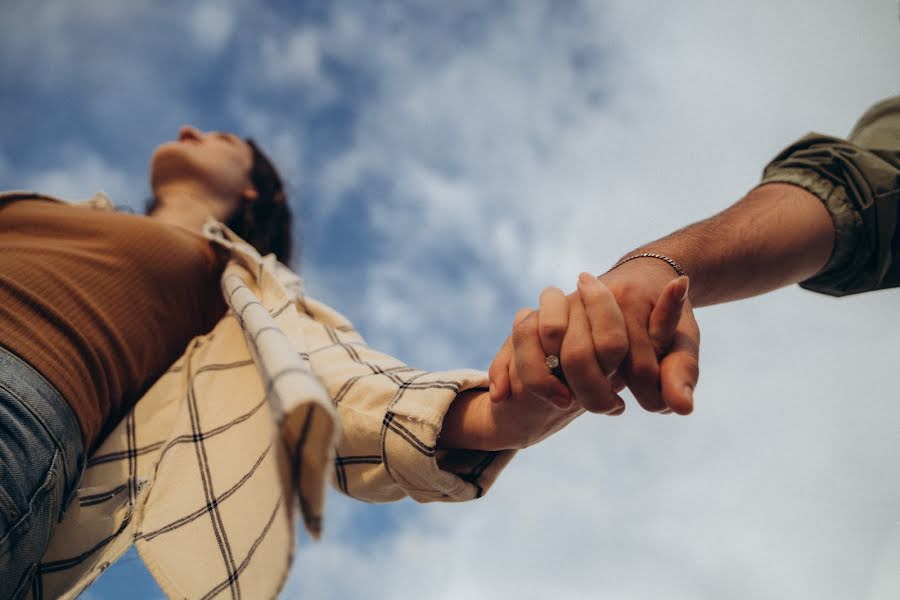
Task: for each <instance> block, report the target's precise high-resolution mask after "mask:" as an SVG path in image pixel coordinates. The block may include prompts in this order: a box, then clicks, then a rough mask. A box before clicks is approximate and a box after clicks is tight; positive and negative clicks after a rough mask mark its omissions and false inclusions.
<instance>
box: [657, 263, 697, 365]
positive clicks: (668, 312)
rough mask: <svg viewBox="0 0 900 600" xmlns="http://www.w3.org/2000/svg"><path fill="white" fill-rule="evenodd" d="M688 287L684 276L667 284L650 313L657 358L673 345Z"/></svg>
mask: <svg viewBox="0 0 900 600" xmlns="http://www.w3.org/2000/svg"><path fill="white" fill-rule="evenodd" d="M688 286H689V281H688V278H687V277H686V276H684V275H682V276H681V277H679V278H677V279H673V280H672V281H670V282H669V283H667V284H666V286H665V287H664V288H663V290H662V292H661V293H660V295H659V299H658V300H657V301H656V305H655V306H654V307H653V311H652V312H651V313H650V323H649V327H648V332H649V335H650V341H651V342H652V343H653V348H654V350H656V355H657V356H662V355H663V354H665V353H666V351H667V350H668V349H669V347H670V346H671V345H672V342H673V340H674V337H675V329H676V327H678V321H679V320H680V319H681V313H682V310H683V309H684V303H685V301H686V300H687V293H688Z"/></svg>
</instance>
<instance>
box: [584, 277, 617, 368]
mask: <svg viewBox="0 0 900 600" xmlns="http://www.w3.org/2000/svg"><path fill="white" fill-rule="evenodd" d="M578 295H579V296H580V297H581V303H582V304H583V305H584V311H585V314H586V315H587V319H588V321H589V322H590V328H591V339H592V341H593V344H594V353H595V354H596V356H597V362H598V364H599V365H600V368H601V369H602V370H603V373H604V374H606V375H607V377H609V376H612V375H613V374H615V372H616V371H617V370H618V369H619V366H620V365H621V364H622V360H623V359H624V358H625V357H626V356H627V355H628V331H627V330H626V328H625V317H623V316H622V311H621V310H620V309H619V303H618V302H616V297H615V296H613V293H612V292H611V291H610V290H609V288H607V287H606V286H605V285H603V283H602V282H600V280H599V279H597V278H596V277H594V276H593V275H591V274H590V273H582V274H581V275H580V276H579V277H578Z"/></svg>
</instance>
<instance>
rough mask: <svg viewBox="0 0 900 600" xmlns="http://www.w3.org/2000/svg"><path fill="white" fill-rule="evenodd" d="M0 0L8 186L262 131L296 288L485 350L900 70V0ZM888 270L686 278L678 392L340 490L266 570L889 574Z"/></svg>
mask: <svg viewBox="0 0 900 600" xmlns="http://www.w3.org/2000/svg"><path fill="white" fill-rule="evenodd" d="M0 7H2V10H3V14H4V17H3V19H2V21H0V188H7V189H10V188H12V189H23V188H24V189H34V190H38V191H42V192H46V193H52V194H57V195H61V196H63V197H67V198H73V199H76V198H84V197H87V196H90V195H91V194H93V193H94V192H95V191H97V190H103V191H105V192H106V193H107V194H109V195H110V196H111V197H112V198H113V199H114V201H115V202H116V203H118V204H119V205H121V206H122V207H123V208H125V209H131V210H137V211H139V210H141V207H142V206H143V205H144V202H145V199H146V198H147V196H148V195H149V191H148V186H147V164H148V159H149V156H150V154H151V152H152V150H153V148H154V147H155V146H156V145H157V144H159V143H161V142H163V141H166V140H168V139H171V138H173V137H174V136H175V135H176V133H177V129H178V127H179V126H180V125H182V124H185V123H192V124H194V125H196V126H198V127H201V128H207V129H220V130H232V131H236V132H238V133H241V134H243V135H249V136H252V137H254V138H255V139H256V140H257V141H258V142H259V143H260V145H261V146H262V147H263V148H265V149H266V150H267V151H268V152H269V154H271V155H272V157H273V158H274V159H275V161H276V163H277V164H278V165H279V166H280V167H281V169H282V171H283V173H284V175H285V176H286V178H287V180H288V182H289V187H290V191H291V198H292V200H291V202H292V206H293V208H294V209H295V211H296V214H297V215H298V216H299V220H300V221H301V222H302V227H301V228H300V229H301V231H298V233H297V236H298V243H299V244H301V246H302V254H301V256H300V257H299V260H298V261H297V264H298V266H299V268H300V272H301V274H302V275H303V277H304V278H305V281H306V289H307V292H308V293H309V294H310V295H312V296H314V297H316V298H318V299H321V300H324V301H325V302H327V303H329V304H331V305H332V306H334V307H335V308H337V309H338V310H340V311H341V312H343V313H344V314H346V315H347V316H348V317H349V318H350V319H351V320H352V321H353V322H354V323H355V325H356V326H357V328H358V329H359V330H360V331H361V333H362V334H363V335H364V336H365V337H366V339H367V341H368V342H369V343H370V344H371V345H373V346H375V347H378V348H380V349H383V350H385V351H388V352H392V353H394V354H396V355H397V356H399V357H400V358H402V359H403V360H405V361H407V362H408V363H410V364H412V365H414V366H416V367H422V368H429V369H447V368H456V367H475V368H487V366H488V364H489V363H490V360H491V358H492V357H493V355H494V353H495V352H496V350H497V349H498V348H499V346H500V344H501V343H502V342H503V340H504V338H505V337H506V335H507V334H508V332H509V329H510V326H511V321H512V317H513V314H514V313H515V311H516V310H517V309H518V308H520V307H522V306H534V305H535V304H536V301H537V298H538V295H539V293H540V291H541V289H542V288H543V287H545V286H547V285H556V286H559V287H561V288H562V289H563V290H565V291H571V290H572V289H573V288H574V286H575V282H576V279H577V276H578V273H579V272H581V271H584V270H587V271H591V272H596V273H601V272H603V271H605V270H606V269H607V268H608V267H609V266H610V265H611V264H612V263H613V262H614V261H615V259H617V258H618V257H619V256H621V255H622V254H624V253H625V252H626V251H628V250H629V249H631V248H633V247H635V246H637V245H638V244H641V243H643V242H646V241H649V240H650V239H653V238H656V237H659V236H661V235H663V234H665V233H668V232H669V231H671V230H673V229H676V228H678V227H681V226H683V225H686V224H688V223H690V222H692V221H696V220H698V219H701V218H704V217H706V216H709V215H711V214H713V213H715V212H717V211H719V210H721V209H723V208H725V207H726V206H728V205H729V204H730V203H732V202H734V201H736V200H737V199H739V198H740V197H741V196H742V195H743V194H744V193H746V192H747V191H748V190H749V189H750V188H752V187H753V186H754V185H755V183H756V182H758V180H759V176H760V173H761V170H762V168H763V167H764V166H765V164H766V163H767V161H768V160H769V159H771V158H772V157H773V156H774V155H775V154H776V153H777V152H778V151H779V150H780V149H781V148H783V147H784V146H786V145H787V144H789V143H790V142H792V141H793V140H794V139H796V138H797V137H799V136H801V135H803V134H805V133H806V132H808V131H812V130H815V131H820V132H823V133H828V134H832V135H846V133H847V132H848V131H849V130H850V128H851V127H852V125H853V123H854V121H855V120H856V118H858V117H859V116H860V115H861V114H862V112H863V111H864V110H865V109H866V108H867V107H868V106H869V105H870V104H871V103H873V102H875V101H877V100H879V99H882V98H884V97H886V96H889V95H892V94H896V93H898V89H900V69H898V67H897V65H898V64H900V20H898V12H900V8H898V3H897V0H777V1H776V0H758V1H756V2H739V3H738V2H713V1H712V0H684V1H682V2H664V1H662V0H656V1H648V2H640V3H637V2H627V1H626V0H606V1H600V0H597V1H584V2H576V1H551V0H548V1H546V2H541V1H539V0H530V1H528V2H512V1H507V2H493V3H482V2H474V1H473V2H469V1H457V2H424V1H398V2H380V3H362V2H350V1H347V2H342V1H335V2H303V3H296V2H286V1H274V0H272V1H256V2H250V1H246V2H245V1H241V0H225V1H216V2H213V1H209V2H198V3H193V4H190V3H175V2H150V1H144V0H134V1H130V2H115V1H113V0H74V1H73V0H64V1H63V0H43V1H41V2H29V1H25V0H0ZM898 299H900V298H898V292H897V291H895V290H887V291H881V292H876V293H871V294H865V295H862V296H857V297H852V298H844V299H834V298H828V297H823V296H818V295H815V294H812V293H810V292H806V291H803V290H800V289H799V288H797V287H792V288H788V289H784V290H781V291H778V292H775V293H772V294H769V295H767V296H764V297H760V298H756V299H751V300H747V301H743V302H740V303H735V304H729V305H722V306H716V307H711V308H704V309H700V310H699V311H698V312H697V317H698V321H699V324H700V327H701V330H702V332H703V344H702V349H701V378H700V384H699V386H698V388H697V390H696V394H695V399H696V410H695V413H694V414H693V415H691V416H690V417H688V418H680V417H675V416H660V415H653V414H647V413H644V412H643V411H641V410H640V409H639V407H637V406H636V404H635V403H634V402H633V400H632V399H631V398H630V396H626V399H627V401H628V403H629V406H628V410H627V411H626V413H625V414H624V415H623V416H621V417H617V418H615V419H613V418H609V417H600V416H594V415H587V416H585V417H583V418H581V419H579V420H578V421H576V422H575V423H573V424H572V425H571V426H570V427H569V428H567V429H566V430H564V431H562V432H561V433H559V434H558V435H556V436H555V437H553V438H550V439H549V440H547V441H546V442H544V443H542V444H541V445H539V446H537V447H534V448H531V449H528V450H525V451H523V452H521V453H520V454H519V455H518V456H517V457H516V459H515V460H514V461H513V462H512V463H511V464H510V465H509V467H507V469H506V471H505V472H504V473H503V474H502V476H501V477H500V478H499V480H498V481H497V483H496V484H495V486H494V487H493V488H492V489H491V490H490V491H489V492H488V494H487V495H486V497H484V498H482V499H480V500H478V501H474V502H469V503H464V504H458V505H447V504H443V505H439V504H432V505H417V504H415V503H413V502H411V501H404V502H399V503H395V504H390V505H366V504H362V503H358V502H356V501H353V500H351V499H347V498H344V497H342V496H340V495H339V494H337V493H333V494H331V495H330V497H329V500H328V506H327V514H326V521H325V535H324V539H323V540H322V541H321V542H312V541H311V540H309V539H308V538H307V537H303V536H301V538H300V540H299V547H298V549H297V552H296V561H295V565H294V568H293V570H292V572H291V575H290V577H289V578H288V581H287V584H286V587H285V589H284V591H283V594H282V597H283V598H313V599H344V598H391V599H405V598H420V597H422V596H423V595H426V594H427V595H428V596H429V597H430V598H434V599H436V600H439V599H444V598H447V599H450V598H454V599H456V598H467V599H476V600H477V599H482V598H483V599H506V598H510V599H511V598H516V599H522V600H528V599H541V598H548V597H551V596H552V597H555V598H565V599H570V598H571V599H581V598H585V599H587V598H592V599H595V598H611V599H617V600H643V599H656V598H667V599H671V600H679V599H691V600H694V599H701V600H702V599H721V598H729V599H734V600H743V599H747V600H750V599H754V600H755V599H758V598H767V599H773V600H780V599H791V600H798V599H800V600H803V599H807V598H809V599H815V600H832V599H834V600H837V599H845V598H855V599H867V600H886V599H888V598H896V597H900V569H898V565H900V468H898V462H897V458H896V455H897V452H898V450H900V404H898V403H897V399H898V392H897V390H896V385H895V384H894V383H892V381H893V376H892V375H891V374H890V373H891V369H894V368H897V365H898V363H897V356H898V354H897V349H898V347H900V328H896V327H891V323H893V322H894V320H895V319H896V306H897V302H898ZM373 580H377V581H378V582H379V584H378V585H377V586H373V585H372V584H371V582H372V581H373ZM126 592H127V594H128V597H131V598H158V597H160V596H161V592H160V591H159V589H158V588H157V587H156V586H155V584H154V583H153V581H152V577H151V576H150V575H149V573H148V572H147V571H146V570H145V569H144V568H143V565H142V563H141V561H140V558H139V557H138V556H137V554H136V553H134V552H133V551H132V552H129V553H128V554H126V555H125V557H124V558H123V559H122V560H121V561H120V562H119V563H118V564H117V565H115V566H113V567H111V568H110V569H109V570H107V572H106V573H105V574H104V575H103V577H102V578H101V579H100V580H99V581H98V582H97V583H96V584H95V585H94V586H93V587H92V588H90V589H89V590H88V591H87V592H86V593H85V595H84V597H85V598H88V599H90V600H97V599H106V598H119V597H122V595H123V594H125V593H126Z"/></svg>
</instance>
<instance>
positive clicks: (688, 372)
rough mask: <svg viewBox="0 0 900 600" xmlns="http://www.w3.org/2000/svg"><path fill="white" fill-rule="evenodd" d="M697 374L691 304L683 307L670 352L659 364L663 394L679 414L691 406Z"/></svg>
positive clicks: (697, 331) (696, 339)
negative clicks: (681, 318)
mask: <svg viewBox="0 0 900 600" xmlns="http://www.w3.org/2000/svg"><path fill="white" fill-rule="evenodd" d="M699 377H700V328H699V327H698V326H697V322H696V321H695V320H694V316H693V312H692V311H691V310H690V307H688V309H687V310H686V311H685V316H684V318H683V320H682V323H681V325H680V326H679V330H678V331H677V332H676V333H675V339H674V341H673V343H672V347H671V349H670V350H669V353H668V354H667V355H666V356H665V357H664V358H663V360H662V363H661V364H660V381H661V383H662V397H663V400H664V401H665V403H666V405H668V406H669V408H671V409H672V411H673V412H675V413H677V414H679V415H687V414H690V413H691V411H693V410H694V388H696V387H697V380H698V378H699Z"/></svg>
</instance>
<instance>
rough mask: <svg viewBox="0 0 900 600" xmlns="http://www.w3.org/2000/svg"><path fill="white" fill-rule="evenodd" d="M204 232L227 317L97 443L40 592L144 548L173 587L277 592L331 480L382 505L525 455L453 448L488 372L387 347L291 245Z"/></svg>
mask: <svg viewBox="0 0 900 600" xmlns="http://www.w3.org/2000/svg"><path fill="white" fill-rule="evenodd" d="M89 204H90V205H92V206H94V207H98V208H104V207H109V206H111V203H110V202H109V201H108V199H104V198H102V197H99V196H98V197H95V198H94V199H93V200H92V201H90V203H89ZM205 235H206V236H207V237H208V238H209V239H210V240H212V241H213V242H215V243H216V244H218V245H219V246H220V247H222V248H223V249H225V250H226V251H227V252H228V253H229V256H230V260H229V262H228V264H227V266H226V267H225V269H224V271H223V273H222V278H221V284H222V292H223V295H224V297H225V300H226V303H227V305H228V312H227V313H226V314H225V316H224V317H223V318H222V319H221V320H220V321H219V322H218V324H217V325H216V326H215V327H214V328H213V329H212V331H210V332H209V333H208V334H205V335H201V336H199V337H196V338H194V339H193V340H192V341H191V342H190V344H189V345H188V347H187V349H186V350H185V352H184V354H183V355H182V356H181V357H180V358H179V359H178V360H177V361H176V362H175V363H174V364H173V365H172V366H171V367H170V368H169V369H168V370H167V371H166V372H165V373H164V374H163V375H162V376H161V377H160V378H159V379H158V380H157V381H156V383H155V384H154V385H153V386H152V387H151V388H150V389H149V390H148V391H147V393H146V394H145V395H144V396H143V397H142V398H141V400H140V401H138V402H137V404H136V405H135V406H134V407H133V409H132V410H131V411H130V412H129V413H128V414H127V415H126V416H125V418H124V419H123V420H122V421H121V422H120V423H119V424H118V426H117V427H116V428H115V429H113V431H112V432H111V433H110V434H109V435H108V436H107V437H106V439H105V440H104V441H103V442H102V443H101V444H100V446H99V447H98V448H97V449H96V450H95V451H94V452H93V453H92V455H91V456H90V458H89V459H88V462H87V466H86V469H85V472H84V474H83V478H82V480H81V483H80V486H79V489H78V492H77V494H76V495H75V497H74V500H73V502H72V504H71V505H70V507H69V508H68V510H67V511H66V513H65V516H64V517H63V520H62V521H61V522H60V523H59V524H58V525H57V527H56V528H55V529H54V532H53V536H52V538H51V541H50V546H49V548H48V550H47V552H46V554H45V555H44V558H43V560H42V562H41V564H40V565H39V567H38V577H37V581H36V585H35V587H34V590H36V596H37V597H48V598H57V597H61V598H74V597H76V596H77V595H78V594H80V593H81V592H82V591H83V590H84V589H85V588H86V587H87V586H88V585H90V583H91V582H92V581H93V580H94V579H95V578H96V577H97V576H98V575H99V574H100V573H101V572H102V571H103V570H104V569H105V568H106V567H107V566H109V565H110V564H111V563H112V562H113V561H115V560H116V559H117V558H118V557H120V556H121V555H122V554H123V553H124V552H125V551H126V550H127V549H128V548H129V547H130V546H131V545H132V544H134V545H135V546H136V547H137V550H138V552H139V554H140V555H141V557H142V558H143V560H144V562H145V563H146V565H147V568H148V569H149V571H150V572H151V573H152V575H153V576H154V578H155V579H156V581H157V583H158V584H159V585H160V587H161V588H162V590H163V591H164V592H165V593H166V594H167V595H168V596H169V597H172V598H241V597H243V598H273V597H275V596H276V595H277V594H278V592H279V590H280V589H281V586H282V584H283V582H284V579H285V577H286V575H287V573H288V568H289V566H290V562H291V559H292V557H293V554H294V544H295V539H294V538H295V530H296V527H295V522H296V519H297V516H298V515H299V516H300V517H302V520H303V523H304V524H305V526H306V528H307V530H308V531H310V533H311V534H312V535H313V537H318V535H319V534H320V531H321V528H322V519H323V508H324V498H325V485H326V482H327V481H328V480H329V479H330V480H331V482H332V483H333V485H334V486H335V487H337V489H339V490H340V491H342V492H344V493H346V494H349V495H350V496H353V497H355V498H359V499H361V500H364V501H369V502H383V501H388V500H397V499H400V498H403V497H407V496H408V497H411V498H413V499H415V500H418V501H423V502H427V501H462V500H469V499H473V498H477V497H480V496H481V495H482V494H484V493H485V491H486V490H487V489H488V488H489V487H490V486H491V484H492V483H493V482H494V480H495V479H496V478H497V476H498V474H499V473H500V471H501V470H502V469H503V467H504V466H505V465H506V464H507V463H508V462H509V461H510V459H511V458H512V456H513V455H514V452H513V451H503V452H481V451H466V450H440V449H437V448H436V442H437V438H438V436H439V434H440V430H441V426H442V423H443V420H444V416H445V414H446V412H447V410H448V408H449V407H450V405H451V403H452V402H453V401H454V399H455V398H456V396H457V394H458V393H459V392H461V391H463V390H466V389H472V388H483V387H486V384H487V375H486V374H485V373H483V372H481V371H472V370H456V371H442V372H428V371H422V370H420V369H415V368H413V367H410V366H408V365H406V364H404V363H402V362H401V361H399V360H397V359H395V358H393V357H391V356H388V355H386V354H383V353H381V352H378V351H377V350H374V349H372V348H370V347H369V346H368V345H366V343H365V342H364V341H363V339H362V337H361V336H360V335H359V334H358V333H357V332H356V331H355V330H354V329H353V326H352V325H351V324H350V322H349V321H347V320H346V319H345V318H344V317H342V316H341V315H340V314H338V313H337V312H336V311H334V310H332V309H331V308H329V307H327V306H326V305H324V304H322V303H320V302H317V301H315V300H314V299H312V298H310V297H309V296H306V295H305V293H304V291H303V288H302V282H301V280H300V279H299V277H297V276H296V275H294V274H293V273H292V272H290V271H289V270H288V269H287V268H285V267H283V266H282V265H280V264H279V263H278V262H277V261H276V260H275V259H274V256H272V255H270V256H267V257H261V256H260V255H259V254H258V253H257V252H256V250H255V249H253V248H252V247H251V246H249V245H248V244H247V243H245V242H244V241H243V240H241V239H240V238H238V237H237V236H235V235H234V234H233V233H232V232H230V231H229V230H228V229H227V228H226V227H224V226H223V225H221V224H219V223H216V222H210V223H208V224H207V226H206V229H205Z"/></svg>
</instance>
